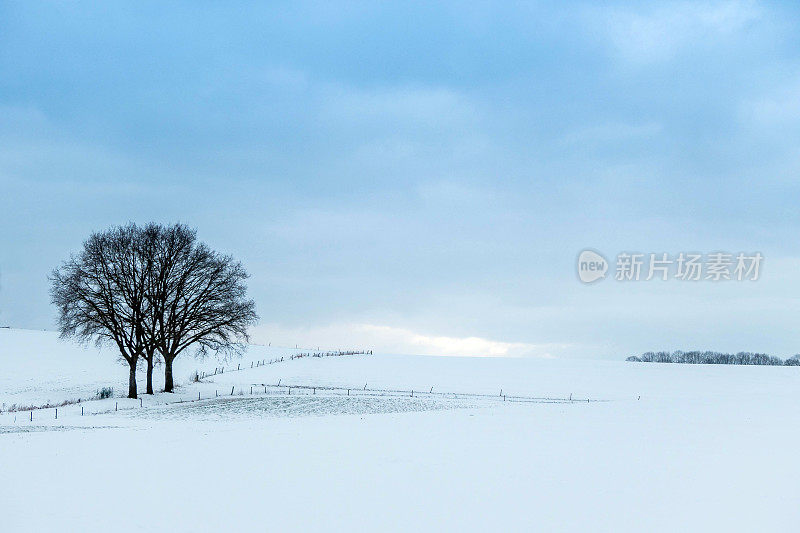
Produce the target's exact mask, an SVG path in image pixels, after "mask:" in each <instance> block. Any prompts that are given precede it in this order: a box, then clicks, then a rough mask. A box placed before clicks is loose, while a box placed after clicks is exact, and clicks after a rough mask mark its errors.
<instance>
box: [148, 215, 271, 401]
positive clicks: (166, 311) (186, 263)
mask: <svg viewBox="0 0 800 533" xmlns="http://www.w3.org/2000/svg"><path fill="white" fill-rule="evenodd" d="M149 231H153V232H154V234H155V235H156V237H155V238H156V242H157V244H156V246H154V247H153V253H154V255H153V270H152V276H151V277H150V278H149V282H148V290H147V291H146V292H147V298H148V302H149V305H150V307H151V308H152V312H153V315H152V316H153V319H154V328H153V334H152V339H151V340H152V343H153V344H154V345H155V346H156V347H157V349H158V351H159V353H160V354H161V356H162V357H163V358H164V391H165V392H172V390H173V386H174V384H173V376H172V364H173V362H174V361H175V358H176V357H178V355H180V354H181V353H183V352H184V351H186V350H194V351H195V353H197V354H201V355H202V354H205V353H206V352H208V351H215V352H223V353H225V352H227V353H235V352H238V351H240V350H241V349H242V348H243V344H242V343H244V342H246V341H247V340H248V335H247V328H248V327H249V326H250V325H252V324H253V323H255V321H256V320H257V319H258V316H257V315H256V313H255V303H254V302H253V300H250V299H248V298H247V287H246V285H245V281H246V280H247V277H248V275H247V272H245V270H244V268H243V267H242V265H241V264H240V263H239V262H237V261H234V260H233V258H232V257H230V256H226V255H221V254H218V253H216V252H214V251H212V250H211V249H209V248H208V246H206V245H205V244H203V243H198V242H197V234H196V232H195V230H193V229H191V228H189V227H187V226H184V225H182V224H175V225H172V226H169V227H163V226H162V227H159V226H151V227H149Z"/></svg>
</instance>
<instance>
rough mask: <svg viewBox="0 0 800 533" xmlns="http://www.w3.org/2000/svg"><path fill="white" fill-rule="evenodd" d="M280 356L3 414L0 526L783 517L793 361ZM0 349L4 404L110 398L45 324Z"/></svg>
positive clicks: (384, 527) (781, 527) (255, 353)
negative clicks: (152, 386)
mask: <svg viewBox="0 0 800 533" xmlns="http://www.w3.org/2000/svg"><path fill="white" fill-rule="evenodd" d="M281 353H282V354H283V356H284V357H285V358H286V359H285V360H284V362H283V363H276V364H272V365H266V366H256V365H257V364H258V363H256V362H255V361H257V360H262V359H264V358H267V359H269V358H270V357H280V356H281ZM293 353H296V351H295V350H289V349H285V348H261V347H255V348H253V349H252V350H251V352H250V353H248V354H247V355H245V356H244V357H243V358H242V359H241V360H237V361H234V362H233V363H232V364H231V363H230V362H229V363H226V364H225V367H226V370H225V373H224V374H218V375H216V376H211V377H210V378H207V379H205V380H203V382H201V383H189V382H188V375H189V374H190V373H191V372H192V371H193V370H194V369H195V368H199V369H201V371H204V370H205V371H209V370H210V371H211V372H213V369H214V367H215V366H221V365H220V363H218V362H216V361H206V362H203V363H201V364H198V363H197V362H195V361H192V360H187V361H184V362H183V363H182V365H183V366H182V367H181V373H182V374H179V375H182V376H183V378H182V386H181V387H180V388H179V389H178V391H177V392H176V394H173V395H167V394H158V395H156V396H155V397H145V398H144V399H143V400H142V402H141V404H140V403H139V402H137V401H135V400H128V399H125V398H112V399H108V400H102V401H92V402H81V404H74V405H67V406H64V407H62V408H60V409H59V417H58V419H56V418H55V412H54V409H41V410H36V411H34V414H33V417H34V420H33V421H32V422H31V421H30V419H29V416H30V413H28V412H17V413H10V412H4V413H0V454H1V455H0V457H2V460H3V467H2V473H1V474H0V480H1V481H2V482H0V530H2V531H53V530H59V531H96V530H102V529H108V530H114V531H129V530H132V531H163V530H171V531H234V532H236V531H251V530H256V531H265V530H270V531H271V530H288V531H344V530H347V531H401V530H403V531H408V530H423V531H441V530H445V531H475V530H477V531H499V530H511V531H561V530H566V531H676V530H683V531H720V530H727V531H792V530H797V528H798V527H800V511H798V508H797V504H796V498H795V493H794V491H795V490H796V480H797V479H798V476H799V475H800V460H798V459H796V456H797V446H798V442H800V429H798V428H800V372H799V371H798V369H797V368H796V367H712V366H686V365H658V364H635V363H626V362H622V361H620V362H597V361H559V360H533V359H492V358H435V357H414V356H391V355H380V354H376V355H374V356H345V357H330V358H304V359H298V360H288V357H289V356H291V355H292V354H293ZM89 354H94V355H91V356H90V355H89ZM20 355H25V356H26V357H27V358H28V361H29V362H28V363H26V362H22V361H19V360H18V359H19V358H20ZM34 356H35V357H34ZM70 358H71V359H70ZM109 359H110V360H111V362H110V363H108V360H109ZM33 360H35V361H36V364H32V363H31V362H30V361H33ZM69 360H80V361H81V362H82V364H83V365H84V366H85V368H84V369H82V370H76V369H74V368H72V367H74V366H75V365H71V364H63V365H62V366H60V367H59V363H58V362H57V361H64V362H66V361H69ZM0 362H1V363H2V366H3V368H5V369H6V370H5V371H4V372H3V373H2V375H0V404H2V403H5V404H7V405H10V404H11V403H15V402H16V403H19V402H37V401H41V402H42V403H43V402H46V401H50V402H53V403H54V402H56V401H60V400H64V399H69V398H71V397H73V396H76V395H77V396H76V397H86V396H91V395H92V394H93V393H94V391H95V390H96V388H98V387H100V386H105V385H107V384H109V383H113V384H114V386H115V388H116V389H117V390H118V391H122V392H124V391H125V388H124V379H125V376H126V372H125V369H124V367H122V366H117V365H116V364H114V362H113V359H111V358H110V356H109V354H108V353H97V352H96V351H91V350H90V351H85V350H82V349H80V348H73V347H72V346H71V345H69V344H64V343H60V342H58V341H57V340H55V339H54V338H53V336H52V335H51V334H46V333H41V332H20V331H14V330H11V331H9V330H5V331H2V330H0ZM92 362H93V363H94V364H90V363H92ZM107 363H108V364H107ZM251 363H252V364H253V365H254V368H252V369H251V368H249V367H250V364H251ZM236 365H239V366H241V367H242V368H243V369H242V370H241V371H238V372H235V371H232V366H233V367H235V366H236ZM54 368H55V369H58V368H60V369H61V370H60V371H61V374H59V372H58V371H56V370H53V369H54ZM71 368H72V369H71ZM40 376H41V377H40ZM279 383H280V386H278V384H279ZM290 387H291V390H290ZM231 388H233V395H231V394H230V393H231ZM431 388H432V390H433V392H432V393H431ZM348 389H349V390H348ZM501 389H502V392H503V394H504V395H505V396H506V401H503V396H501V394H500V391H501ZM412 390H413V391H414V395H413V397H412V395H411V392H410V391H412ZM251 391H252V392H251ZM198 394H199V396H200V398H201V399H200V400H199V401H197V397H198ZM348 394H349V395H348ZM570 395H571V396H572V398H573V400H575V401H573V402H569V401H561V400H569V398H570ZM529 398H540V400H530V399H529ZM587 399H589V400H592V401H589V402H587V401H586V400H587ZM514 400H516V401H514ZM81 408H83V409H84V416H81V414H80V410H81ZM115 409H116V410H115ZM94 413H97V414H94Z"/></svg>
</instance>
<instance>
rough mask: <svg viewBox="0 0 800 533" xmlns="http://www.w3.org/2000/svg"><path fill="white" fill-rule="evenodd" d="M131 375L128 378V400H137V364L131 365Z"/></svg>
mask: <svg viewBox="0 0 800 533" xmlns="http://www.w3.org/2000/svg"><path fill="white" fill-rule="evenodd" d="M130 367H131V374H130V377H129V378H128V398H136V363H130Z"/></svg>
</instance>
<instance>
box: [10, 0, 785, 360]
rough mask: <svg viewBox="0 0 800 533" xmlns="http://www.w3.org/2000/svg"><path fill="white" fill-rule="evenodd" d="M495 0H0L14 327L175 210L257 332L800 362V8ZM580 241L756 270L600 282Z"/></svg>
mask: <svg viewBox="0 0 800 533" xmlns="http://www.w3.org/2000/svg"><path fill="white" fill-rule="evenodd" d="M496 4H497V3H494V2H487V3H485V4H480V3H469V4H465V3H463V2H453V3H438V4H435V5H434V4H432V3H430V2H420V3H412V2H404V3H402V4H401V5H390V4H388V3H378V2H364V3H352V2H347V3H341V2H320V3H317V2H314V3H303V2H275V3H271V4H270V6H264V5H260V4H256V3H253V4H249V3H234V2H218V3H217V2H186V3H178V2H171V3H168V4H164V3H161V2H152V3H150V2H136V3H126V4H116V3H114V2H107V3H102V4H101V5H98V4H96V3H89V2H86V3H81V2H58V3H52V2H42V3H39V2H0V191H1V192H0V229H1V230H2V231H0V325H8V326H12V327H24V328H39V329H53V328H54V319H55V310H54V309H53V307H52V306H51V305H50V304H49V297H48V283H47V279H46V278H47V274H48V272H49V271H50V270H52V269H53V268H54V267H55V266H57V265H58V264H59V262H60V261H61V260H63V259H65V258H66V257H68V256H69V254H70V253H71V252H74V251H76V250H77V249H78V248H79V247H80V245H81V242H82V240H83V239H84V238H85V237H86V236H87V235H88V234H89V233H90V232H91V231H93V230H97V229H101V228H105V227H108V226H110V225H113V224H119V223H125V222H127V221H137V222H146V221H150V220H155V221H162V222H173V221H181V222H185V223H188V224H190V225H192V226H195V227H197V228H198V231H199V235H200V238H201V239H202V240H205V241H206V242H208V243H209V244H210V245H211V246H213V247H215V248H217V249H219V250H221V251H224V252H227V253H231V254H233V255H235V256H236V257H237V258H240V259H241V260H242V262H243V263H244V264H245V266H246V267H247V268H248V270H249V271H250V273H251V280H250V290H251V293H252V296H253V297H254V298H255V300H256V303H257V306H258V311H259V314H260V315H261V323H260V325H259V326H258V327H257V328H256V329H255V330H254V332H253V333H254V339H255V340H256V341H259V342H272V343H273V344H287V345H289V344H290V345H294V344H295V343H298V344H300V345H307V346H312V345H328V346H341V347H345V346H362V345H368V346H372V347H374V348H375V349H377V350H383V351H394V352H406V353H433V354H466V355H519V356H551V357H594V358H620V357H624V356H627V355H630V354H631V353H638V352H642V351H646V350H650V349H678V348H683V349H688V348H701V349H716V350H728V351H739V350H751V351H765V352H769V353H773V354H775V355H779V356H787V355H791V354H794V353H797V352H800V328H798V327H797V322H798V319H800V299H799V298H798V296H799V295H800V281H799V280H798V278H799V277H800V250H799V249H798V245H800V235H799V234H800V231H799V230H800V215H798V213H800V207H799V206H798V203H799V201H800V179H798V177H799V176H798V170H800V32H798V26H799V25H800V9H798V8H797V7H796V6H794V5H792V3H790V2H786V3H785V4H781V3H770V4H762V3H758V2H747V1H733V2H677V3H672V2H653V3H644V2H640V3H633V4H631V3H627V2H626V3H624V4H623V3H619V4H617V5H615V4H613V3H610V4H606V7H604V8H602V9H601V8H599V7H598V5H597V3H595V2H578V3H563V2H553V3H549V2H548V3H546V2H542V3H537V2H530V3H513V4H509V5H506V6H505V7H499V6H497V5H496ZM584 248H592V249H596V250H599V251H601V252H603V254H604V255H606V257H608V258H609V259H610V260H611V261H613V260H614V258H615V256H616V255H617V254H618V253H620V252H622V251H639V252H642V253H649V252H653V253H662V252H664V253H670V254H677V253H679V252H682V251H698V252H702V253H710V252H714V251H719V250H722V251H729V252H732V253H735V252H739V251H744V252H755V251H759V252H761V253H762V254H763V255H764V258H765V259H764V263H763V265H762V271H761V277H760V279H759V280H758V281H756V282H721V283H713V282H704V281H703V282H697V283H687V282H680V281H676V280H670V281H666V282H659V281H655V280H654V281H650V282H636V283H634V282H629V283H626V282H616V281H614V280H613V279H606V280H602V281H600V282H598V283H595V284H592V285H583V284H581V283H580V282H579V281H578V279H577V276H576V265H575V262H576V257H577V254H578V253H579V252H580V251H581V250H582V249H584ZM612 269H613V265H612ZM612 274H613V273H612Z"/></svg>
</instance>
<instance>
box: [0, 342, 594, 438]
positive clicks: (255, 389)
mask: <svg viewBox="0 0 800 533" xmlns="http://www.w3.org/2000/svg"><path fill="white" fill-rule="evenodd" d="M345 355H372V352H371V351H344V352H338V351H337V352H308V353H301V354H294V355H291V356H289V357H288V360H294V359H301V358H304V357H340V356H345ZM286 359H287V358H284V357H281V358H276V359H272V360H267V359H263V360H259V361H252V362H251V365H250V366H249V367H248V366H245V367H244V368H242V365H241V364H237V366H236V368H235V369H234V368H229V369H227V370H226V369H225V367H224V366H223V367H219V368H216V369H215V370H214V372H213V373H205V372H204V373H196V374H195V376H196V379H194V380H193V381H194V382H196V383H202V384H204V385H206V386H208V385H212V383H213V382H209V381H204V380H207V379H209V378H212V377H214V376H217V375H221V374H224V373H226V372H227V373H230V372H241V371H244V370H249V369H253V368H259V367H261V366H265V365H270V364H275V363H280V362H283V361H285V360H286ZM282 381H283V380H282V379H279V380H278V382H277V383H248V384H246V385H239V386H238V387H237V385H231V388H230V391H228V389H227V388H225V389H220V388H215V389H214V393H213V395H212V394H211V392H210V388H208V387H206V389H205V394H203V392H204V391H202V390H200V391H197V397H196V398H195V397H194V396H191V397H188V396H187V395H186V392H188V391H182V394H183V395H182V396H181V397H180V398H178V399H176V400H174V401H160V400H159V399H156V398H155V397H154V398H152V400H153V401H151V398H148V402H146V403H145V401H144V397H140V398H137V399H135V400H131V399H127V398H125V399H117V400H115V401H114V407H113V409H112V408H110V407H109V408H107V409H101V410H94V409H92V410H89V409H86V405H85V404H91V403H93V402H92V401H91V400H84V401H81V400H78V401H76V402H65V403H63V404H59V405H57V406H53V405H46V406H42V407H34V408H30V409H26V410H25V411H22V410H20V411H17V412H15V413H14V414H15V417H14V422H17V419H18V418H20V417H21V418H22V419H23V421H29V422H33V421H34V420H35V417H34V411H43V410H47V411H50V410H52V414H51V415H45V414H44V413H40V414H38V415H36V418H38V419H47V420H54V419H55V420H58V418H59V410H60V413H61V415H62V416H63V415H64V414H67V413H69V414H72V415H77V414H78V411H77V409H78V407H80V416H94V415H101V414H108V413H112V412H118V411H130V410H134V409H140V408H147V407H157V406H168V405H178V404H187V403H196V402H204V401H214V400H216V399H219V398H228V399H231V398H233V399H235V398H241V397H248V396H250V397H253V396H256V397H257V396H262V397H263V396H292V395H293V394H294V395H317V394H319V395H327V396H331V395H335V396H337V397H347V396H353V397H362V398H363V397H394V398H402V397H408V398H431V399H440V400H481V401H489V402H508V403H548V404H582V403H592V402H605V401H607V400H601V399H591V398H578V397H574V396H573V395H572V394H570V395H569V396H565V397H558V396H528V395H520V394H507V393H506V392H505V391H504V390H503V389H500V390H499V391H498V393H496V394H489V393H481V392H465V391H452V392H451V391H439V390H437V389H436V387H435V386H433V387H430V388H429V389H423V390H417V389H397V388H380V387H369V386H368V383H365V384H364V385H363V386H362V387H348V386H336V385H308V384H287V383H283V382H282ZM97 401H102V400H97ZM120 401H122V402H123V406H122V407H120ZM73 406H74V408H75V409H74V410H73V409H67V408H68V407H73ZM26 411H27V412H26ZM7 414H10V413H7Z"/></svg>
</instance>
